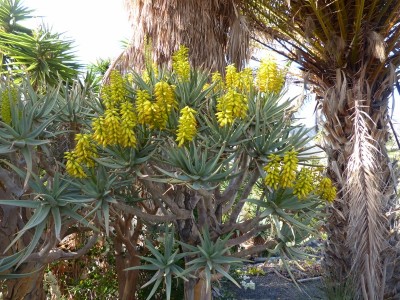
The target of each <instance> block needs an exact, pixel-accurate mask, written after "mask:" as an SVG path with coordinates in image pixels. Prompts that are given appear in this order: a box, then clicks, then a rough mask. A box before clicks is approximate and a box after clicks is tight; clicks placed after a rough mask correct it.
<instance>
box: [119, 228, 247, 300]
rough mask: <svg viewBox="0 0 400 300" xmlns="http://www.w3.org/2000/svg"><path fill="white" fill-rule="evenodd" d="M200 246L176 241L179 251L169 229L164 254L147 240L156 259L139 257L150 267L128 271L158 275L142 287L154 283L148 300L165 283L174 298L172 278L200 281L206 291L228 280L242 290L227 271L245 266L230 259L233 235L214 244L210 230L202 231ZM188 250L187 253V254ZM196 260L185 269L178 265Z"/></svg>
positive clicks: (236, 260)
mask: <svg viewBox="0 0 400 300" xmlns="http://www.w3.org/2000/svg"><path fill="white" fill-rule="evenodd" d="M199 238H200V244H199V245H197V246H193V245H189V244H187V243H184V242H181V241H177V242H178V243H179V245H181V246H182V252H181V253H179V251H180V250H179V249H177V247H176V243H175V238H174V232H173V231H172V232H171V231H170V230H169V229H168V227H167V226H166V228H165V231H164V238H163V240H162V243H163V249H164V251H163V252H161V251H159V250H158V249H157V248H156V247H155V246H154V245H153V244H152V243H151V242H150V241H149V240H146V247H147V248H148V249H149V250H150V252H151V254H152V255H153V257H145V256H140V258H141V259H142V260H144V261H146V262H148V263H150V264H148V265H142V266H137V267H132V268H127V269H126V270H140V269H141V270H151V271H156V273H155V274H154V276H153V277H152V278H151V279H150V280H149V281H148V282H147V283H146V284H144V285H143V286H142V288H143V287H146V286H149V285H150V284H152V283H154V286H153V289H152V290H151V292H150V294H149V296H148V297H147V300H149V299H151V297H152V296H153V295H154V294H155V293H156V291H157V288H158V287H159V286H160V284H161V283H162V282H164V285H165V290H166V298H167V300H169V299H170V297H171V283H172V278H173V276H175V277H177V278H180V279H182V280H188V278H187V277H191V278H201V279H202V280H204V281H205V282H206V288H207V291H209V290H210V288H211V282H212V281H213V278H214V277H215V276H217V277H225V278H227V279H228V280H230V281H231V282H233V283H234V284H235V285H237V286H238V287H239V288H240V285H239V283H237V282H236V280H235V279H234V278H233V277H232V276H231V275H229V273H228V268H229V267H230V266H231V265H232V264H240V263H243V261H244V260H243V259H241V258H237V257H233V256H230V255H229V254H228V253H229V247H228V246H227V242H228V240H229V238H230V235H227V236H226V237H225V238H223V239H221V238H217V239H216V240H213V239H212V238H211V236H210V234H209V232H208V230H207V229H204V230H203V231H202V235H201V236H199ZM185 250H186V251H185ZM188 257H190V258H193V259H191V260H189V261H188V262H186V269H183V268H182V267H181V266H180V265H179V261H180V260H181V259H183V258H188Z"/></svg>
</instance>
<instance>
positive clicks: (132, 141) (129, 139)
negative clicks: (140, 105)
mask: <svg viewBox="0 0 400 300" xmlns="http://www.w3.org/2000/svg"><path fill="white" fill-rule="evenodd" d="M120 115H121V132H120V135H121V136H120V140H119V145H121V146H122V147H132V148H133V147H135V146H136V136H135V132H134V130H133V129H134V127H135V126H136V123H137V118H136V114H135V110H134V107H133V104H132V103H131V102H129V101H125V102H123V103H121V106H120Z"/></svg>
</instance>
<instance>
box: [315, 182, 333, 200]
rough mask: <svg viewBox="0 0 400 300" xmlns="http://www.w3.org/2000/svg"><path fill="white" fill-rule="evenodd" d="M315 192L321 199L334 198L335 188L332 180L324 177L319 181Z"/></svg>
mask: <svg viewBox="0 0 400 300" xmlns="http://www.w3.org/2000/svg"><path fill="white" fill-rule="evenodd" d="M315 193H316V194H317V195H318V196H320V197H321V198H322V199H323V200H325V201H328V202H333V201H334V200H335V198H336V193H337V190H336V187H335V186H334V185H333V184H332V181H331V180H330V179H329V178H328V177H324V178H322V179H321V181H320V182H319V184H318V186H317V188H316V191H315Z"/></svg>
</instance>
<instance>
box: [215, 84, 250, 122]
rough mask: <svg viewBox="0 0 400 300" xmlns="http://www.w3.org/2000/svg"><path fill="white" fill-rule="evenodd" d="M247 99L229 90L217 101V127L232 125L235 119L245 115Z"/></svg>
mask: <svg viewBox="0 0 400 300" xmlns="http://www.w3.org/2000/svg"><path fill="white" fill-rule="evenodd" d="M247 101H248V100H247V97H246V96H245V95H243V94H241V93H238V92H236V91H235V90H234V89H229V90H228V91H227V92H226V93H225V94H224V95H222V96H221V97H219V98H218V99H217V113H216V116H217V120H218V123H219V126H221V127H223V126H226V125H229V124H232V123H233V122H234V121H235V119H237V118H244V117H246V115H247V110H248V102H247Z"/></svg>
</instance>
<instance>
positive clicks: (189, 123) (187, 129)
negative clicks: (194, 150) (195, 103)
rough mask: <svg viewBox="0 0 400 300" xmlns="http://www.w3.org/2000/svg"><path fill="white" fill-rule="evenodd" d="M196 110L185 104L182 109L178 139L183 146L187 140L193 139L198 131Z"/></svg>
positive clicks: (179, 144)
mask: <svg viewBox="0 0 400 300" xmlns="http://www.w3.org/2000/svg"><path fill="white" fill-rule="evenodd" d="M196 127H197V121H196V111H195V110H194V109H193V108H190V107H189V106H185V107H184V108H182V110H181V116H180V118H179V125H178V130H177V133H176V141H177V142H178V146H179V147H181V146H183V144H184V143H185V142H186V141H191V140H193V138H194V136H195V135H196V132H197V129H196Z"/></svg>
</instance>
